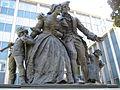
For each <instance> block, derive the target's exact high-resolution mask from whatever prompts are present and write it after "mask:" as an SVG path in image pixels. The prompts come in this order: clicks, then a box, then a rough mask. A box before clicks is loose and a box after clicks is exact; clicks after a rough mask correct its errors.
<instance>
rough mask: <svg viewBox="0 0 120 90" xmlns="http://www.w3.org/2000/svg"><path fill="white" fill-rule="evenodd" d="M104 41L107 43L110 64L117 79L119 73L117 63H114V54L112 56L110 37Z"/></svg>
mask: <svg viewBox="0 0 120 90" xmlns="http://www.w3.org/2000/svg"><path fill="white" fill-rule="evenodd" d="M104 41H105V45H106V50H107V53H108V56H109V62H110V66H111V69H112V74H113V78H117V77H118V75H117V71H116V67H115V63H114V58H113V54H112V50H111V46H110V42H109V39H108V37H105V38H104Z"/></svg>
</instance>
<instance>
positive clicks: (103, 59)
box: [99, 42, 110, 81]
mask: <svg viewBox="0 0 120 90" xmlns="http://www.w3.org/2000/svg"><path fill="white" fill-rule="evenodd" d="M99 46H100V50H101V52H102V61H103V62H104V63H105V67H104V70H105V76H106V80H107V81H109V80H110V75H109V71H108V67H107V62H106V57H105V53H104V49H103V45H102V42H99Z"/></svg>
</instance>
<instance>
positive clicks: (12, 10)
mask: <svg viewBox="0 0 120 90" xmlns="http://www.w3.org/2000/svg"><path fill="white" fill-rule="evenodd" d="M8 15H11V16H13V15H14V9H10V8H9V10H8Z"/></svg>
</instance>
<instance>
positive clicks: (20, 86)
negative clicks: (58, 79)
mask: <svg viewBox="0 0 120 90" xmlns="http://www.w3.org/2000/svg"><path fill="white" fill-rule="evenodd" d="M0 88H118V85H116V84H114V85H111V84H90V83H87V84H44V85H10V84H0Z"/></svg>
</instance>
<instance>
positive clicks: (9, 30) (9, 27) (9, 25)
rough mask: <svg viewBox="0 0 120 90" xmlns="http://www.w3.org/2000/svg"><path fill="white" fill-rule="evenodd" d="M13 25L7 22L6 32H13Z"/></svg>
mask: <svg viewBox="0 0 120 90" xmlns="http://www.w3.org/2000/svg"><path fill="white" fill-rule="evenodd" d="M11 29H12V25H11V24H6V25H5V32H11Z"/></svg>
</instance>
